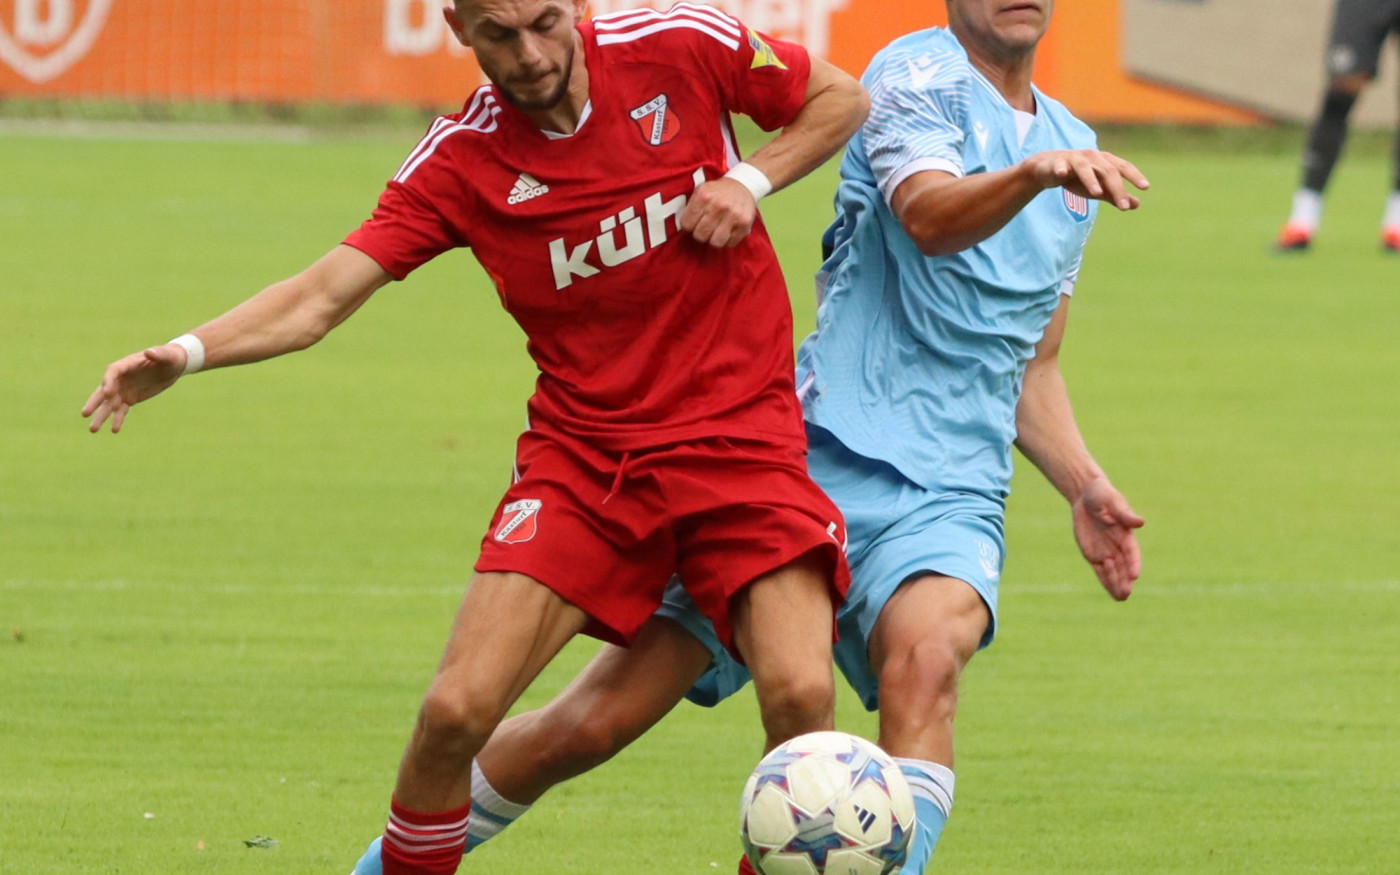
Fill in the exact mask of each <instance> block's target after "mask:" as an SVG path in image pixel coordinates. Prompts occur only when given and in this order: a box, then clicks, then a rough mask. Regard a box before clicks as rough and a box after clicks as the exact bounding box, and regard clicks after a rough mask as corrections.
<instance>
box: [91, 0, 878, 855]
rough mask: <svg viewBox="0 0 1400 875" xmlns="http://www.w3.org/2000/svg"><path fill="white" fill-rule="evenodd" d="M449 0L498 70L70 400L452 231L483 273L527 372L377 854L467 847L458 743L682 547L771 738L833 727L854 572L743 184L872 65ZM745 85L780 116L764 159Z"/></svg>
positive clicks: (204, 349)
mask: <svg viewBox="0 0 1400 875" xmlns="http://www.w3.org/2000/svg"><path fill="white" fill-rule="evenodd" d="M444 11H445V14H446V16H447V20H448V22H449V24H450V25H451V26H452V28H453V30H454V32H455V33H456V34H457V36H458V38H459V39H460V40H461V41H462V42H463V43H464V44H467V45H469V46H471V47H472V48H473V49H475V51H476V55H477V59H478V62H479V63H480V65H481V68H482V70H483V71H484V72H485V73H486V75H487V77H488V78H489V79H490V82H491V84H489V85H485V86H483V87H482V88H480V89H478V90H477V91H476V92H475V93H474V94H473V95H472V97H471V99H470V100H469V101H468V102H467V104H466V107H465V109H464V111H463V112H461V113H459V114H457V115H454V116H446V117H442V118H440V119H438V120H437V121H436V122H435V123H434V124H433V125H432V127H431V129H430V131H429V133H428V135H427V136H426V137H424V139H423V140H422V141H421V142H420V143H419V144H418V146H417V147H416V148H415V149H414V150H413V151H412V152H411V153H410V155H409V157H408V159H407V160H406V161H405V162H404V164H403V166H402V167H401V168H400V169H399V171H398V173H397V174H396V175H395V176H394V178H393V180H392V181H391V182H390V183H389V184H388V188H387V189H386V190H385V192H384V193H383V195H382V196H381V198H380V201H379V205H378V208H377V209H376V210H375V211H374V214H373V217H372V218H371V219H369V220H368V221H366V222H365V223H364V225H363V226H362V227H361V228H360V229H359V230H357V231H355V232H354V233H352V234H351V235H350V236H349V237H348V238H347V239H346V241H345V243H344V244H342V245H340V246H338V247H336V248H335V249H333V250H332V251H331V252H330V253H328V254H327V255H325V256H324V257H322V258H321V259H320V260H319V261H317V262H316V263H315V264H313V265H312V266H311V267H309V268H308V269H307V270H305V271H303V272H302V273H300V274H298V275H297V276H295V277H292V278H290V279H288V280H285V281H283V282H280V283H277V284H274V285H272V286H270V287H269V288H267V289H266V290H264V291H263V292H261V293H259V294H258V295H256V296H254V297H252V298H250V299H249V300H247V301H245V302H244V303H242V304H240V305H239V306H237V307H235V308H234V309H233V310H231V311H229V312H228V313H226V314H224V315H223V316H220V317H218V318H217V319H214V320H213V321H211V322H208V323H206V324H205V325H203V326H201V327H200V328H198V329H196V330H195V332H194V333H192V334H187V335H183V336H182V337H180V338H177V339H176V340H175V341H172V342H171V343H168V344H165V345H162V346H157V347H152V348H150V349H147V350H144V351H143V352H139V353H135V354H134V355H131V356H128V357H126V358H124V359H121V360H120V361H118V362H115V363H114V364H112V365H111V366H110V367H109V368H108V369H107V371H106V374H105V375H104V377H103V380H102V384H101V386H99V387H98V389H97V390H96V391H95V392H94V393H93V394H92V396H91V398H89V400H88V402H87V404H86V405H85V406H84V408H83V413H84V415H85V416H91V417H92V424H91V428H92V430H93V431H98V430H100V429H101V427H102V425H103V423H104V422H105V421H106V420H108V419H109V418H110V419H111V423H112V430H113V431H114V432H115V431H117V430H118V429H120V428H121V426H122V424H123V421H124V420H125V418H126V415H127V413H128V409H129V408H130V406H131V405H133V404H136V403H138V402H140V401H144V400H146V399H148V398H150V397H152V396H154V395H156V394H158V393H160V392H162V391H164V390H165V389H167V388H169V387H170V386H172V385H174V384H175V382H176V381H177V380H178V379H179V378H180V377H181V376H182V375H183V374H187V373H192V372H194V371H196V370H199V369H200V368H201V367H204V368H210V367H223V366H229V365H236V364H246V363H249V362H255V361H260V360H263V359H267V358H271V357H273V356H277V355H281V354H284V353H288V352H293V351H295V350H299V349H303V348H305V347H307V346H310V345H311V344H313V343H315V342H317V341H318V340H320V339H321V338H322V337H324V336H325V335H326V334H327V333H328V332H329V331H330V330H331V329H333V328H334V327H335V326H336V325H338V324H340V323H341V322H342V321H344V320H345V319H346V318H348V317H349V316H350V315H351V314H352V313H354V312H355V310H357V309H358V308H359V307H360V306H361V305H362V304H363V303H364V302H365V301H366V300H367V299H368V298H369V297H370V296H371V295H372V294H373V293H374V292H375V291H376V290H378V289H379V288H381V287H383V286H384V285H385V284H387V283H388V282H389V281H390V280H393V279H403V278H404V277H406V276H407V275H408V274H409V273H410V272H411V271H413V270H414V269H415V268H417V267H418V266H420V265H422V264H423V263H425V262H427V261H429V260H430V259H432V258H434V257H435V256H437V255H439V254H441V253H443V252H446V251H448V250H450V249H454V248H457V247H463V246H470V247H471V248H472V249H473V250H474V252H475V254H476V257H477V259H478V260H479V261H480V262H481V263H482V265H483V267H485V269H486V271H487V272H488V273H489V274H490V276H491V277H492V279H493V280H494V281H495V284H496V289H497V292H498V293H499V295H500V298H501V301H502V303H503V304H504V306H505V308H506V309H507V310H508V311H510V313H511V314H512V315H513V316H514V317H515V318H516V319H517V321H518V322H519V323H520V325H521V327H522V328H523V329H524V330H525V333H526V335H527V337H528V340H529V343H528V347H529V350H530V352H531V355H532V356H533V358H534V360H535V362H536V364H537V365H538V366H539V369H540V377H539V381H538V383H537V388H536V392H535V394H534V395H533V396H532V398H531V399H530V403H529V414H530V429H529V430H528V431H527V432H526V433H525V434H524V435H523V436H522V437H521V438H520V440H519V443H518V446H517V456H516V471H515V479H514V483H513V484H512V485H511V486H510V488H509V489H508V490H507V491H506V493H505V496H504V498H503V499H502V500H501V503H500V505H499V506H498V508H497V510H496V513H495V516H494V518H493V521H492V523H491V527H490V529H489V531H488V534H487V535H486V537H485V538H484V539H483V541H482V548H481V555H480V558H479V559H478V561H477V563H476V568H475V570H476V573H475V574H474V575H473V577H472V580H471V583H470V586H469V588H468V590H467V593H466V595H465V597H464V599H463V601H462V606H461V609H460V611H459V613H458V615H457V618H456V621H455V622H454V625H453V628H452V631H451V633H450V637H449V640H448V643H447V648H446V652H445V654H444V656H443V659H442V662H441V664H440V665H439V666H438V669H437V671H436V674H435V676H434V678H433V680H432V683H431V685H430V686H429V689H428V692H427V694H426V695H425V697H424V700H423V705H422V708H421V710H420V712H419V715H418V720H417V725H416V727H415V729H414V731H413V733H412V737H411V740H410V742H409V744H408V748H407V751H406V752H405V754H404V757H403V761H402V764H401V766H400V769H399V775H398V781H397V784H396V786H395V789H394V796H393V802H392V806H391V813H390V816H389V822H388V825H387V828H386V830H385V833H384V836H383V841H382V845H381V848H380V850H379V852H378V853H377V854H376V855H375V857H374V859H373V860H370V861H368V862H367V863H366V865H372V866H373V867H375V868H376V869H378V868H380V867H382V871H383V872H384V873H387V875H428V873H432V875H446V873H451V872H455V871H456V869H457V866H458V863H459V862H460V860H461V855H462V850H463V843H464V839H465V836H466V832H467V815H468V810H469V808H470V803H471V801H472V793H471V782H470V779H469V777H468V776H469V775H470V773H471V769H470V767H471V763H472V761H473V758H474V757H475V756H476V754H477V753H478V751H480V750H481V748H482V746H483V745H484V744H485V743H486V740H487V739H488V738H489V737H490V735H491V733H492V730H493V729H494V728H495V726H496V724H497V723H498V722H499V721H500V720H501V718H502V716H503V715H504V714H505V713H506V711H507V709H509V708H510V706H511V705H512V704H513V703H514V702H515V700H516V698H517V697H518V696H519V695H520V693H521V691H522V690H523V689H524V688H525V687H526V686H527V685H528V684H529V683H530V681H531V680H532V679H533V678H534V677H535V675H536V674H537V673H538V672H539V671H540V669H541V668H542V667H543V666H544V665H545V664H546V663H547V662H549V660H551V659H552V658H553V657H554V655H555V654H556V653H557V652H558V650H559V649H560V648H561V647H562V646H563V645H564V644H565V642H567V641H568V640H569V639H570V638H571V637H572V636H573V635H575V634H577V633H579V632H587V633H590V634H593V635H595V636H597V637H600V638H602V639H604V640H607V641H611V642H614V643H616V644H623V645H625V644H627V643H630V642H631V641H632V640H633V639H634V638H635V637H636V635H637V633H638V630H639V628H640V627H642V626H643V624H644V623H646V622H647V620H648V619H649V618H650V617H651V616H652V614H653V613H654V612H655V611H656V609H657V607H658V606H659V605H660V603H661V600H662V594H663V589H664V588H665V586H666V583H667V581H668V580H670V579H671V578H672V577H673V576H674V575H677V574H679V576H680V577H681V578H682V579H684V580H685V581H686V584H687V586H688V587H689V588H690V589H689V591H690V595H691V597H692V598H693V599H694V602H695V604H697V605H699V607H700V610H701V611H703V612H704V614H705V616H707V617H708V618H709V620H710V622H712V623H713V624H714V626H715V627H716V628H717V629H718V630H719V637H720V638H721V639H722V640H723V641H724V642H725V644H726V646H732V647H733V648H734V649H735V651H736V653H738V654H742V656H743V657H744V659H745V660H746V662H747V665H748V667H749V669H750V670H751V671H752V672H753V673H754V677H755V679H756V682H755V686H756V688H757V690H758V697H759V702H760V708H761V711H762V717H763V724H764V729H765V731H766V734H767V744H768V746H769V747H771V746H773V745H775V744H777V743H779V742H781V741H783V740H785V739H787V738H790V737H792V736H794V735H797V734H800V733H803V732H808V731H813V730H819V729H828V728H830V727H831V725H832V709H833V707H834V702H835V689H834V681H833V679H832V672H831V639H832V629H833V624H834V614H833V601H834V600H835V598H836V597H837V596H838V595H839V594H840V593H842V592H844V591H845V588H846V584H847V577H848V573H847V570H846V565H845V562H844V559H843V558H842V555H841V545H842V543H843V540H844V529H843V526H842V525H841V522H840V514H839V512H838V511H837V510H836V508H835V506H834V505H832V503H831V502H830V500H829V499H828V498H827V497H826V496H825V495H824V494H823V493H822V492H821V490H820V489H818V488H817V487H816V485H815V484H814V483H813V482H812V481H811V479H810V478H809V477H808V475H807V471H806V467H805V464H804V460H803V450H804V447H805V436H804V434H803V430H802V416H801V409H800V406H799V403H798V401H797V397H796V393H795V387H794V381H793V367H794V362H793V354H792V316H791V310H790V305H789V300H788V295H787V290H786V288H785V286H784V283H783V278H782V273H781V271H780V269H779V266H778V261H777V257H776V255H775V254H774V252H773V248H772V245H771V243H770V242H769V239H768V235H767V233H766V231H765V230H764V228H763V225H762V222H761V221H760V220H759V218H758V214H757V206H756V204H757V201H758V199H759V198H761V197H762V196H763V195H764V194H766V193H767V192H768V191H769V190H770V189H772V188H780V187H782V186H784V185H786V184H788V183H790V182H791V181H793V180H794V179H796V178H798V177H799V176H801V175H803V174H805V173H807V172H809V171H810V170H811V169H812V168H814V167H816V166H817V165H819V164H820V163H821V162H823V161H824V160H826V159H827V158H829V157H830V156H831V155H833V154H834V153H835V152H836V151H837V150H838V149H839V148H840V147H841V145H842V144H843V143H845V141H846V139H847V138H848V137H849V136H850V135H851V133H852V132H853V131H854V130H855V129H856V128H857V127H858V126H859V125H860V123H861V121H862V120H863V119H864V118H865V112H866V107H867V99H866V96H865V93H864V91H863V89H862V88H861V87H860V85H859V84H858V83H857V82H856V81H855V80H854V79H852V78H851V77H850V76H848V75H846V74H845V73H843V72H841V71H839V70H837V69H836V68H834V67H832V66H830V65H829V64H826V63H825V62H823V61H820V60H814V59H810V58H809V57H808V55H807V52H806V51H805V50H803V49H802V48H801V47H799V46H795V45H791V44H788V43H781V42H778V41H769V40H766V39H765V38H763V37H761V36H759V35H758V34H756V33H754V32H753V31H751V30H749V29H747V28H746V27H744V26H743V25H742V24H741V23H739V22H738V21H736V20H735V19H733V18H731V17H730V16H728V15H725V14H722V13H720V12H717V11H715V10H713V9H708V8H705V7H691V6H678V7H677V8H676V9H675V10H673V11H672V12H669V13H658V12H654V11H651V10H645V11H638V12H634V13H623V14H618V15H614V16H610V17H606V18H601V19H598V20H595V21H593V22H588V23H585V22H584V21H583V17H584V11H585V0H458V2H457V4H456V6H455V7H449V8H448V9H446V10H444ZM731 111H735V112H742V113H745V114H747V115H749V116H751V117H753V118H754V119H755V121H757V123H758V124H759V125H760V126H761V127H763V128H764V129H765V130H775V129H777V128H783V130H782V132H781V133H780V134H778V135H777V136H776V137H775V138H774V139H773V140H772V141H771V142H770V143H768V144H767V145H766V146H764V147H763V148H761V149H759V150H758V151H757V152H756V153H755V154H754V156H753V159H752V163H741V162H740V161H739V157H738V152H737V147H736V144H735V141H734V137H733V131H732V130H731V128H730V125H729V116H728V113H729V112H731ZM619 168H626V171H625V172H620V171H619ZM405 354H406V355H411V354H412V351H411V350H408V351H405ZM466 391H468V392H469V391H470V387H466ZM655 669H656V667H655V666H653V670H655ZM661 669H662V671H664V666H662V667H661ZM692 679H693V675H689V676H687V678H686V683H687V685H688V684H689V682H690V680H692Z"/></svg>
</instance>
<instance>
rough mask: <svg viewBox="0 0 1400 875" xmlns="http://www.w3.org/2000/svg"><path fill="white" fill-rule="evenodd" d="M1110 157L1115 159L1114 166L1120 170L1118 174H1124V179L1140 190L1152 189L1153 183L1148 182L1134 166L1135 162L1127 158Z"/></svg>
mask: <svg viewBox="0 0 1400 875" xmlns="http://www.w3.org/2000/svg"><path fill="white" fill-rule="evenodd" d="M1109 157H1110V158H1112V159H1113V163H1114V165H1115V166H1116V167H1117V168H1118V172H1119V173H1120V174H1122V176H1123V178H1124V179H1126V180H1128V181H1129V182H1131V183H1132V184H1133V185H1134V186H1136V187H1137V188H1138V189H1140V190H1142V191H1147V190H1148V189H1149V188H1151V187H1152V183H1151V182H1149V181H1148V179H1147V177H1146V176H1145V175H1143V172H1142V171H1141V170H1138V169H1137V165H1135V164H1133V162H1131V161H1129V160H1127V159H1126V158H1119V157H1118V156H1117V155H1110V156H1109Z"/></svg>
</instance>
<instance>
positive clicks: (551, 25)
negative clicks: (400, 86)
mask: <svg viewBox="0 0 1400 875" xmlns="http://www.w3.org/2000/svg"><path fill="white" fill-rule="evenodd" d="M585 2H586V0H457V3H456V6H455V7H448V8H447V9H444V10H443V13H444V15H445V16H446V18H447V23H448V24H449V25H451V27H452V30H453V32H454V33H456V34H457V38H458V39H459V40H461V42H462V44H463V45H467V46H470V47H471V48H472V50H473V51H475V52H476V60H477V63H478V64H480V65H481V71H482V72H483V73H485V74H486V76H487V78H489V79H490V80H491V81H492V82H493V83H495V85H496V87H497V88H498V89H499V90H500V92H501V94H502V95H503V96H504V97H505V98H506V99H507V100H509V101H510V102H511V103H513V104H515V105H516V106H518V107H520V108H521V109H524V110H547V109H552V108H554V107H555V106H557V105H558V104H559V102H560V101H562V100H563V99H564V95H565V94H566V93H567V92H568V90H569V72H570V70H572V68H573V65H574V39H575V36H574V34H575V27H576V26H577V24H578V22H579V21H580V20H581V19H582V18H583V10H584V5H585Z"/></svg>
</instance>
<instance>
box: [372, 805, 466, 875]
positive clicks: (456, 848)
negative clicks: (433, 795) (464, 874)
mask: <svg viewBox="0 0 1400 875" xmlns="http://www.w3.org/2000/svg"><path fill="white" fill-rule="evenodd" d="M470 811H471V805H463V806H462V807H461V808H454V809H452V810H451V811H438V812H434V813H432V814H424V813H423V812H421V811H410V810H408V809H407V808H404V807H403V806H402V805H400V804H399V803H398V800H394V801H393V802H392V803H390V807H389V824H388V826H386V827H385V828H384V845H383V847H382V848H381V850H380V860H381V861H382V862H383V864H384V875H452V873H454V872H456V871H457V865H458V864H459V863H461V862H462V849H463V847H464V846H465V844H466V841H467V814H468V813H469V812H470Z"/></svg>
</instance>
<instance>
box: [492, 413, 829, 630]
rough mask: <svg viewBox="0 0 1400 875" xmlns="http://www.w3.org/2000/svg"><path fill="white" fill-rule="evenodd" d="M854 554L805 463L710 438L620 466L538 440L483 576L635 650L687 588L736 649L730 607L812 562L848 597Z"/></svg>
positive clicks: (638, 455)
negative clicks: (502, 574)
mask: <svg viewBox="0 0 1400 875" xmlns="http://www.w3.org/2000/svg"><path fill="white" fill-rule="evenodd" d="M845 542H846V523H845V521H844V520H843V519H842V518H841V512H840V511H838V510H837V509H836V505H835V504H833V503H832V501H831V499H829V498H827V497H826V493H824V492H822V491H821V488H820V487H818V486H817V485H816V483H814V482H813V481H812V479H811V478H810V477H808V476H807V462H806V458H805V457H804V455H803V454H802V452H801V450H798V449H791V448H785V447H779V446H774V445H771V444H765V443H761V442H757V441H745V440H737V439H728V438H709V439H705V440H700V441H688V442H685V443H680V444H672V445H668V446H664V447H659V448H656V449H648V450H637V451H633V452H630V453H621V452H612V451H606V450H600V449H598V448H596V447H593V446H590V445H588V444H586V443H583V442H582V441H579V440H576V439H573V438H570V437H567V436H564V435H560V434H557V433H548V434H546V433H544V432H541V431H538V430H531V431H528V432H526V433H525V434H523V435H521V436H520V441H519V443H518V445H517V450H516V479H515V483H514V484H512V485H511V487H510V489H509V490H507V492H506V494H505V497H504V498H502V499H501V503H500V506H499V507H497V508H496V513H495V516H493V517H492V520H491V528H490V529H489V530H488V531H487V533H486V537H485V538H483V539H482V542H481V558H479V559H478V560H477V563H476V570H477V571H481V572H486V571H514V572H518V573H521V574H526V575H529V576H530V577H533V578H534V579H535V580H538V581H539V582H540V583H543V584H544V585H545V586H547V587H549V588H550V589H552V590H553V591H554V592H556V593H558V594H559V595H560V596H561V597H563V598H564V599H566V600H567V601H569V602H571V603H572V604H574V605H577V606H578V607H579V608H582V609H583V610H584V612H586V613H587V614H588V615H589V617H590V618H591V622H590V623H589V625H588V627H587V628H586V629H585V630H584V631H585V632H587V633H588V634H589V635H593V636H594V637H597V638H601V639H603V640H605V641H611V642H614V643H617V644H624V645H625V644H627V643H630V642H631V640H632V638H633V636H635V635H636V633H637V630H638V629H640V628H641V626H642V624H643V623H645V622H646V621H647V620H648V619H649V618H650V617H651V615H652V614H653V613H654V612H655V611H656V609H657V607H658V606H660V604H661V596H662V592H663V591H664V590H665V587H666V582H667V581H668V580H670V578H671V576H672V575H679V577H680V580H681V582H682V584H683V585H684V586H685V588H686V591H687V592H689V593H690V597H691V599H693V600H694V602H695V604H696V606H697V607H698V608H699V609H700V610H701V611H702V612H704V614H705V615H706V616H707V617H709V618H710V620H711V621H713V622H714V624H715V631H716V632H717V633H718V634H719V637H720V640H721V641H723V642H724V643H725V644H726V646H728V645H730V644H731V643H732V629H731V626H730V622H729V600H730V598H731V597H732V596H733V595H734V594H735V593H736V592H738V591H739V590H740V589H742V588H743V587H744V586H746V585H747V584H749V583H750V582H752V581H753V580H754V579H756V578H759V577H762V576H763V575H765V574H767V573H768V572H770V571H774V570H776V569H778V568H780V567H782V566H783V565H786V564H787V563H789V562H791V561H792V560H794V559H797V558H798V557H800V556H803V555H805V554H807V553H812V552H816V553H818V554H819V556H820V558H821V560H822V561H823V562H824V563H825V566H826V573H827V579H828V581H829V582H830V584H831V589H832V596H833V599H834V600H836V601H839V600H840V599H841V598H843V597H844V596H845V593H846V588H847V587H848V586H849V584H850V570H849V569H848V568H847V567H846V559H845V556H844V555H843V554H842V546H843V545H844V544H845Z"/></svg>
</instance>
